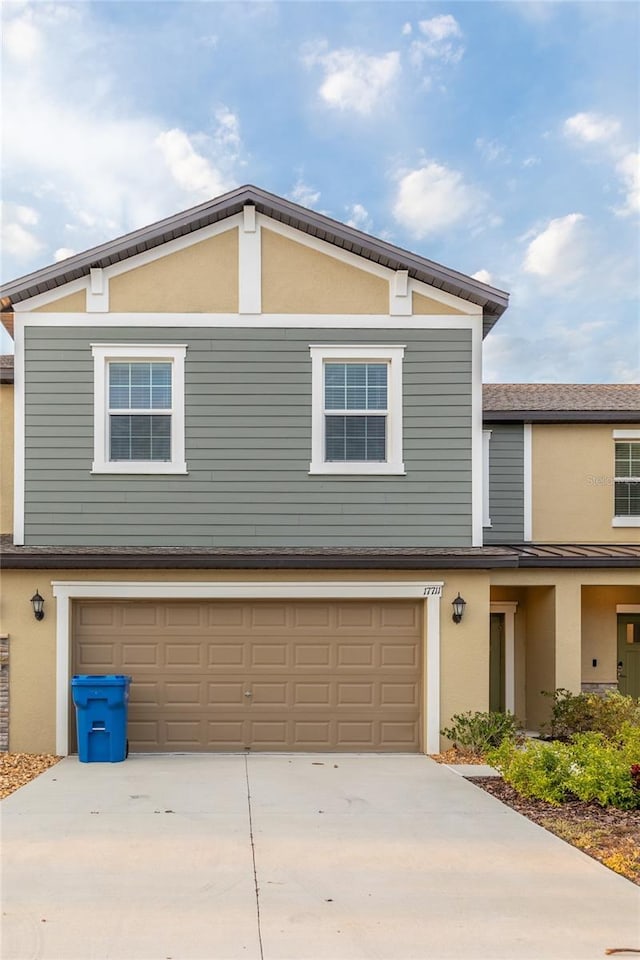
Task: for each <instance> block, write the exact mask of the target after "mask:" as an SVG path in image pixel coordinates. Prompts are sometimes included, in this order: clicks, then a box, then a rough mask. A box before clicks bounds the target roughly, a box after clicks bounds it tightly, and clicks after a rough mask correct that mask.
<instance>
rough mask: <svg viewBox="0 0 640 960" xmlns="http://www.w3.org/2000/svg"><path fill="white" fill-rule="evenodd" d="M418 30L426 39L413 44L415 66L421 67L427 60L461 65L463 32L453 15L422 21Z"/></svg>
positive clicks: (411, 53)
mask: <svg viewBox="0 0 640 960" xmlns="http://www.w3.org/2000/svg"><path fill="white" fill-rule="evenodd" d="M418 30H419V31H420V33H421V34H422V36H423V37H424V38H425V39H424V40H414V41H413V43H412V44H411V51H410V56H411V60H412V62H413V63H414V65H415V66H420V65H421V64H422V62H423V60H424V59H425V58H427V59H429V60H440V61H441V62H443V63H459V61H460V60H461V59H462V57H463V55H464V46H463V44H462V42H461V41H462V30H461V29H460V25H459V24H458V21H457V20H456V18H455V17H453V16H451V14H449V13H448V14H441V15H440V16H437V17H432V18H431V19H430V20H420V22H419V23H418Z"/></svg>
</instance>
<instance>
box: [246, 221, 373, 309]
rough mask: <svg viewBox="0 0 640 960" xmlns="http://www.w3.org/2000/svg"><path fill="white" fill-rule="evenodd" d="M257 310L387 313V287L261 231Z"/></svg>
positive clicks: (355, 270)
mask: <svg viewBox="0 0 640 960" xmlns="http://www.w3.org/2000/svg"><path fill="white" fill-rule="evenodd" d="M262 310H263V312H264V313H346V314H356V313H357V314H360V313H372V314H385V313H388V312H389V284H388V282H387V281H386V280H383V279H381V278H380V277H376V276H374V275H373V274H371V273H368V272H366V271H365V270H359V269H357V268H356V267H352V266H350V265H349V264H347V263H342V262H341V261H340V260H336V259H335V258H334V257H331V256H327V255H326V254H324V253H319V252H318V251H316V250H311V249H310V248H309V247H306V246H304V245H303V244H301V243H296V242H295V241H294V240H289V239H288V238H287V237H282V236H280V234H277V233H274V232H273V230H267V229H265V228H263V229H262Z"/></svg>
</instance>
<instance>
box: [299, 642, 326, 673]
mask: <svg viewBox="0 0 640 960" xmlns="http://www.w3.org/2000/svg"><path fill="white" fill-rule="evenodd" d="M331 654H332V647H331V644H329V643H327V641H326V640H325V641H322V642H318V641H315V642H307V643H295V644H294V655H293V662H294V663H295V665H296V666H299V667H322V668H326V667H329V666H331V660H332V656H331Z"/></svg>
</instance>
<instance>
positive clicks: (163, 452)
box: [93, 344, 186, 473]
mask: <svg viewBox="0 0 640 960" xmlns="http://www.w3.org/2000/svg"><path fill="white" fill-rule="evenodd" d="M185 352H186V348H185V347H183V346H165V345H161V346H152V345H148V346H147V345H145V346H142V345H138V344H136V345H131V344H130V345H126V344H96V345H94V346H93V355H94V363H95V391H94V400H95V418H94V424H95V451H94V464H93V472H94V473H186V464H185V462H184V358H185Z"/></svg>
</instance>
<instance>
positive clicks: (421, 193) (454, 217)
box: [393, 162, 484, 238]
mask: <svg viewBox="0 0 640 960" xmlns="http://www.w3.org/2000/svg"><path fill="white" fill-rule="evenodd" d="M483 204H484V197H483V195H482V194H481V193H480V191H478V190H477V189H476V188H475V187H472V186H470V185H469V184H467V183H465V182H464V179H463V177H462V174H461V173H458V171H456V170H451V169H449V168H448V167H445V166H443V165H441V164H439V163H434V162H426V163H425V164H424V165H423V166H422V167H419V168H418V169H417V170H411V171H410V172H409V173H406V174H404V176H402V177H401V179H400V181H399V185H398V193H397V197H396V201H395V204H394V207H393V215H394V217H395V218H396V220H397V221H398V222H399V223H401V224H402V225H403V226H404V227H406V228H407V230H409V231H411V233H413V235H414V236H416V237H419V238H420V237H425V236H427V235H428V234H431V233H438V232H440V231H442V230H445V229H446V228H447V227H450V226H453V225H454V224H456V223H459V222H460V221H461V220H465V219H467V218H470V217H473V216H475V215H476V214H477V213H478V212H479V211H480V210H481V209H482V207H483Z"/></svg>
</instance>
